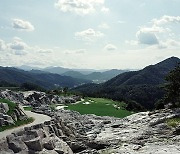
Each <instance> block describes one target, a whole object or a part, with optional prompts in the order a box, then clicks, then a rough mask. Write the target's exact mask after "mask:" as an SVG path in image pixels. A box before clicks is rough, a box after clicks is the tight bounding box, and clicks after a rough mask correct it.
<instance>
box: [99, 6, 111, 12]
mask: <svg viewBox="0 0 180 154" xmlns="http://www.w3.org/2000/svg"><path fill="white" fill-rule="evenodd" d="M109 11H110V10H109V8H107V7H104V6H103V7H102V8H101V12H103V13H108V12H109Z"/></svg>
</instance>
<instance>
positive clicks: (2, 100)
mask: <svg viewBox="0 0 180 154" xmlns="http://www.w3.org/2000/svg"><path fill="white" fill-rule="evenodd" d="M0 102H3V103H6V104H8V106H9V111H8V112H7V114H8V115H11V114H12V113H13V112H14V109H15V107H16V104H15V103H13V102H11V101H9V100H7V99H0Z"/></svg>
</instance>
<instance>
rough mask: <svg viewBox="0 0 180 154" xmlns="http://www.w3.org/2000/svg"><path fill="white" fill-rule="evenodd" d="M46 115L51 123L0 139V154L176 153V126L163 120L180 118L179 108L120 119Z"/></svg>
mask: <svg viewBox="0 0 180 154" xmlns="http://www.w3.org/2000/svg"><path fill="white" fill-rule="evenodd" d="M45 114H46V113H45ZM48 114H49V113H48ZM49 115H50V116H51V117H52V119H51V120H49V121H46V122H44V123H42V124H36V125H34V126H31V127H25V128H23V129H22V130H19V131H16V132H14V133H12V134H11V135H8V136H7V137H6V138H3V139H1V140H0V149H1V153H2V154H9V153H10V154H11V153H12V154H13V153H19V154H26V153H27V154H50V153H51V154H71V153H77V154H98V153H101V154H128V153H129V154H139V153H142V154H151V153H153V154H154V153H155V154H178V153H180V126H178V125H177V126H176V127H171V126H169V125H168V124H167V119H172V118H175V117H176V118H177V117H180V109H173V110H171V109H164V110H158V111H153V112H141V113H136V114H133V115H131V116H128V117H126V118H123V119H118V118H113V117H98V116H95V115H80V114H79V113H77V112H74V111H67V110H59V111H56V112H51V113H50V114H49Z"/></svg>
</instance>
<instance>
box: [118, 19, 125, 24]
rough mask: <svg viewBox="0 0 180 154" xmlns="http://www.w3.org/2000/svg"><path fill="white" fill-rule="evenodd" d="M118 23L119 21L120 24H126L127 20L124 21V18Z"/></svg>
mask: <svg viewBox="0 0 180 154" xmlns="http://www.w3.org/2000/svg"><path fill="white" fill-rule="evenodd" d="M118 23H119V24H125V23H126V21H123V20H118Z"/></svg>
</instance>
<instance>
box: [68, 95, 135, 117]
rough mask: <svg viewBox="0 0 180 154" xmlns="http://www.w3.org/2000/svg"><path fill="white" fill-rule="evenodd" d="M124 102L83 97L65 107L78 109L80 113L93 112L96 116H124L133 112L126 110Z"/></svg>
mask: <svg viewBox="0 0 180 154" xmlns="http://www.w3.org/2000/svg"><path fill="white" fill-rule="evenodd" d="M124 107H125V103H123V102H117V101H113V100H109V99H104V98H85V99H84V101H81V102H79V103H77V104H69V105H68V107H67V108H66V109H69V110H73V111H78V112H79V113H80V114H95V115H98V116H111V117H118V118H124V117H126V116H128V115H131V114H133V112H131V111H127V110H126V109H125V108H124Z"/></svg>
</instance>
